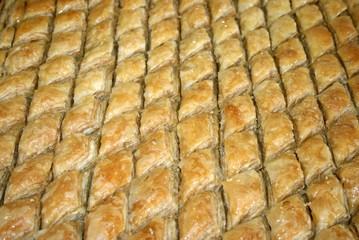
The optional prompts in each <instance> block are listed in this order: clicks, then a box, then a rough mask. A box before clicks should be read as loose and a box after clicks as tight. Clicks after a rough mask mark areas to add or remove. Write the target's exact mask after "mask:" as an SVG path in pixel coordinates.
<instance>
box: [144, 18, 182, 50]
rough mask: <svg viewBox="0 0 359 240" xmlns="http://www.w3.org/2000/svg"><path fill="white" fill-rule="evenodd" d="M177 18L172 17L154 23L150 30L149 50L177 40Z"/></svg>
mask: <svg viewBox="0 0 359 240" xmlns="http://www.w3.org/2000/svg"><path fill="white" fill-rule="evenodd" d="M178 28H179V22H178V18H176V17H173V18H170V19H165V20H163V21H161V22H159V23H156V24H154V25H153V26H152V28H151V38H150V45H151V46H150V49H154V48H156V47H158V46H160V45H162V44H163V43H165V42H167V41H170V40H173V41H177V40H178V39H179V30H178Z"/></svg>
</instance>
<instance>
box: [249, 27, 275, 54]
mask: <svg viewBox="0 0 359 240" xmlns="http://www.w3.org/2000/svg"><path fill="white" fill-rule="evenodd" d="M245 43H246V50H247V57H248V59H251V58H252V57H253V56H254V55H256V54H257V53H259V52H262V51H264V50H266V49H269V48H270V46H271V44H270V40H269V33H268V31H267V29H265V28H259V29H256V30H253V31H251V32H249V33H248V34H247V35H246V37H245Z"/></svg>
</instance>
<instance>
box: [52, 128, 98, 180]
mask: <svg viewBox="0 0 359 240" xmlns="http://www.w3.org/2000/svg"><path fill="white" fill-rule="evenodd" d="M97 142H98V141H97V138H96V137H93V136H86V135H84V134H82V133H77V134H72V135H70V136H68V137H66V138H64V139H63V140H62V141H61V142H60V143H59V144H57V146H56V149H55V156H54V164H53V167H52V172H53V174H54V178H58V177H59V176H61V175H62V174H64V173H66V172H68V171H72V170H78V171H83V170H86V169H88V168H90V167H92V166H93V165H94V163H95V161H96V156H97V145H98V144H97Z"/></svg>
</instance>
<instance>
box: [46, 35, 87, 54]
mask: <svg viewBox="0 0 359 240" xmlns="http://www.w3.org/2000/svg"><path fill="white" fill-rule="evenodd" d="M82 36H83V33H82V32H81V31H76V32H63V33H57V34H54V35H53V36H52V40H51V45H50V49H49V51H48V53H47V59H52V58H54V57H58V56H61V55H69V56H74V57H78V56H79V55H80V54H81V49H82Z"/></svg>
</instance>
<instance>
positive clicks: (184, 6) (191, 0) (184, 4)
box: [178, 0, 206, 14]
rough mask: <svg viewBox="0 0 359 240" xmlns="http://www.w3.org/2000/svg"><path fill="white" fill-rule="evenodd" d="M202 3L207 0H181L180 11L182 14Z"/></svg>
mask: <svg viewBox="0 0 359 240" xmlns="http://www.w3.org/2000/svg"><path fill="white" fill-rule="evenodd" d="M198 3H202V4H205V3H206V1H205V0H181V1H179V4H178V5H179V7H178V11H179V13H180V14H183V13H184V12H185V11H187V10H188V9H189V8H191V7H192V6H194V5H195V4H198Z"/></svg>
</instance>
